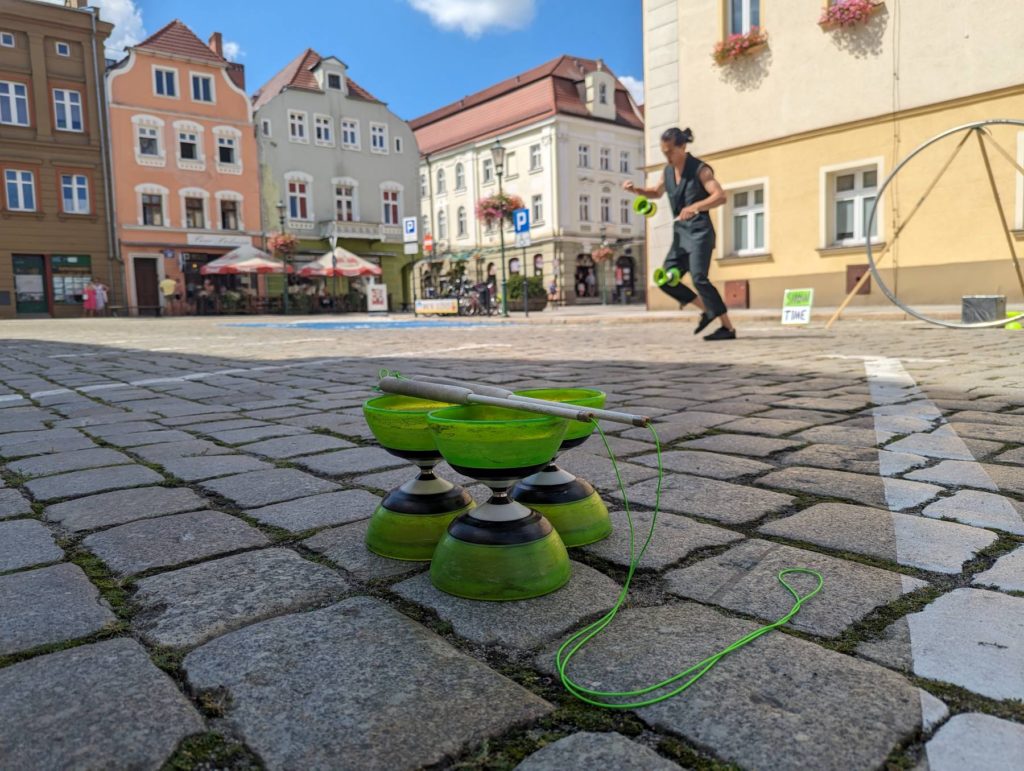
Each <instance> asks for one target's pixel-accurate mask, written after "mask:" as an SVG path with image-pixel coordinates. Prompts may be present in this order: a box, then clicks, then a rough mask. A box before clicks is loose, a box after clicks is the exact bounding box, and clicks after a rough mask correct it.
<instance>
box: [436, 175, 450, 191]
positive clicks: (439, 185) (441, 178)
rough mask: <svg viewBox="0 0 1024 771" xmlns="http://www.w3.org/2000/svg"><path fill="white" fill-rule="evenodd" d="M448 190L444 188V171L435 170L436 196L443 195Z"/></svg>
mask: <svg viewBox="0 0 1024 771" xmlns="http://www.w3.org/2000/svg"><path fill="white" fill-rule="evenodd" d="M447 192H448V190H447V189H446V188H445V182H444V169H438V170H437V194H438V195H444V194H445V193H447Z"/></svg>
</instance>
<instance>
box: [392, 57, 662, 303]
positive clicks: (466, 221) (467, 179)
mask: <svg viewBox="0 0 1024 771" xmlns="http://www.w3.org/2000/svg"><path fill="white" fill-rule="evenodd" d="M545 84H547V86H553V87H552V88H549V89H547V90H548V91H549V92H550V91H554V92H555V96H554V98H553V99H552V100H551V102H550V103H548V104H544V103H543V102H542V101H541V100H542V99H543V96H542V92H543V91H544V90H545ZM524 99H526V100H535V101H537V102H538V104H537V105H536V107H538V108H540V109H542V110H544V114H541V115H539V116H537V117H536V118H535V119H533V120H529V119H528V120H525V121H523V120H517V117H518V115H517V114H516V112H515V111H516V109H517V107H516V104H515V103H516V102H518V101H522V100H524ZM453 108H455V109H453ZM545 108H546V109H545ZM412 126H413V129H414V131H416V135H417V141H418V142H419V144H420V146H421V151H422V155H421V164H420V183H419V194H420V201H421V203H420V209H421V217H422V225H421V227H422V230H423V231H424V232H426V233H430V234H431V235H432V236H433V239H434V244H435V261H434V262H433V263H432V264H431V265H430V268H424V269H421V271H420V272H419V285H418V286H417V291H418V293H420V294H421V296H422V295H424V294H425V295H427V296H430V295H431V294H444V293H445V292H447V291H449V287H448V284H449V281H450V279H449V273H450V269H451V266H452V265H453V264H457V263H460V262H462V263H464V264H465V276H466V278H468V279H469V281H470V282H471V283H482V282H485V281H488V282H490V283H492V285H494V287H495V288H496V289H500V284H501V280H502V270H501V259H502V258H501V250H500V244H501V238H500V233H499V232H498V228H497V226H496V225H491V226H488V225H487V224H486V223H485V222H483V221H481V220H479V219H477V216H476V209H477V203H478V202H479V201H480V200H481V199H483V198H487V197H490V196H492V195H494V194H497V193H498V191H499V179H498V176H499V175H498V171H499V170H498V169H497V168H495V165H494V160H493V154H492V148H493V147H494V146H495V145H496V143H498V142H500V143H501V145H502V146H503V147H504V148H505V160H504V165H503V168H502V169H501V180H500V187H501V189H502V190H503V191H504V192H505V193H507V194H510V195H515V196H518V197H519V198H521V199H522V201H523V205H524V206H525V207H526V208H527V209H529V211H530V241H531V243H530V246H529V247H527V248H525V249H524V248H517V247H516V246H515V245H514V241H515V236H514V234H513V232H512V226H511V224H508V225H507V226H506V230H505V247H506V248H505V263H506V264H505V275H506V276H508V277H511V276H515V275H519V274H522V273H525V274H526V275H527V276H537V277H541V278H542V280H543V284H544V287H545V288H546V289H547V290H548V293H549V297H550V299H551V300H553V301H555V302H560V303H565V304H579V303H602V302H604V303H609V302H643V301H644V280H643V276H644V271H645V266H644V265H643V254H644V249H643V234H644V225H643V223H642V222H641V221H640V220H641V217H640V216H639V215H637V214H635V213H634V212H633V210H632V200H633V196H632V195H631V194H629V193H626V192H625V191H624V190H623V189H622V186H623V183H624V182H625V181H626V180H632V181H633V182H636V183H640V181H641V180H642V178H643V128H642V122H641V120H640V113H639V109H638V108H637V107H636V105H635V103H633V102H632V99H631V98H630V97H629V95H628V92H627V91H626V90H625V87H624V86H622V84H621V83H619V82H618V80H617V79H616V78H615V76H614V75H613V74H612V73H610V72H609V71H608V70H607V69H606V68H605V67H604V66H603V64H601V63H600V62H589V61H583V60H576V59H571V58H569V57H561V58H560V59H558V60H555V61H554V62H549V63H548V64H546V65H543V66H542V67H540V68H537V70H532V71H531V72H529V73H525V74H524V75H521V76H519V77H518V78H515V79H512V80H510V81H505V83H502V84H499V85H498V86H495V87H493V88H492V89H488V90H487V91H484V92H481V93H480V94H478V95H474V96H472V97H467V98H466V99H464V100H462V102H461V103H459V104H457V105H453V106H449V107H448V108H443V109H442V110H440V111H438V112H437V113H432V114H431V115H428V116H424V117H423V118H420V119H417V120H414V121H412ZM460 133H469V134H470V136H467V137H466V140H465V141H462V142H456V143H455V144H450V146H443V145H442V146H438V141H437V140H438V139H440V140H441V141H442V142H445V141H448V142H450V137H452V136H454V137H458V135H459V134H460ZM473 134H475V136H473ZM602 244H605V245H607V246H608V247H609V248H610V249H611V250H612V252H613V255H612V257H611V258H609V259H607V260H605V261H603V262H600V263H595V261H594V258H593V256H592V253H593V252H594V251H595V250H596V249H597V248H598V247H599V246H601V245H602ZM552 290H553V291H552Z"/></svg>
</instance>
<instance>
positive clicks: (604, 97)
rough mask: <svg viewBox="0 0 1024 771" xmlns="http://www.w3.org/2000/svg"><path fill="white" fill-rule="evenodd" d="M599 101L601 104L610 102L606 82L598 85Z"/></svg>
mask: <svg viewBox="0 0 1024 771" xmlns="http://www.w3.org/2000/svg"><path fill="white" fill-rule="evenodd" d="M597 101H598V102H600V103H601V104H608V85H607V84H606V83H602V84H601V85H599V86H598V87H597Z"/></svg>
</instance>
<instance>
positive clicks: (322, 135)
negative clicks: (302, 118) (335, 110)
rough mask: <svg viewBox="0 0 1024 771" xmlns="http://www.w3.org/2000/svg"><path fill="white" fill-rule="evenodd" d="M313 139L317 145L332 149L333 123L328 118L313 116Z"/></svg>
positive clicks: (325, 116) (326, 116)
mask: <svg viewBox="0 0 1024 771" xmlns="http://www.w3.org/2000/svg"><path fill="white" fill-rule="evenodd" d="M313 138H314V139H315V140H316V143H317V144H318V145H321V146H323V147H334V121H333V120H331V118H330V116H328V115H315V116H313Z"/></svg>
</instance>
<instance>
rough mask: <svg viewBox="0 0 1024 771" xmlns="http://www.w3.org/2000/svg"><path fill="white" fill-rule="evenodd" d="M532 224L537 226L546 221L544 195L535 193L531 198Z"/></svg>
mask: <svg viewBox="0 0 1024 771" xmlns="http://www.w3.org/2000/svg"><path fill="white" fill-rule="evenodd" d="M530 220H531V222H530V225H531V226H536V225H539V224H540V223H541V222H543V221H544V196H542V195H535V196H534V197H533V198H531V199H530Z"/></svg>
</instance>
